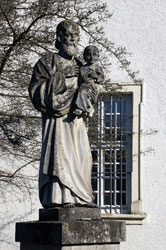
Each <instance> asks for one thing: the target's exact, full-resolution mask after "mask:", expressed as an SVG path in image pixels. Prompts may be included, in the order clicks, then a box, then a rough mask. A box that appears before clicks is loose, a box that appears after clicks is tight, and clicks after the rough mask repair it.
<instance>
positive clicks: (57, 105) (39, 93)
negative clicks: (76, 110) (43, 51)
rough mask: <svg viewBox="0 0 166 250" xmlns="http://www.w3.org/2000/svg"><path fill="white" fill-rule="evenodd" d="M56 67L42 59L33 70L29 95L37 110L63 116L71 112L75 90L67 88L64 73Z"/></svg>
mask: <svg viewBox="0 0 166 250" xmlns="http://www.w3.org/2000/svg"><path fill="white" fill-rule="evenodd" d="M56 67H57V65H56V64H55V63H54V66H53V67H52V68H51V67H49V65H47V63H46V62H45V61H44V60H41V59H40V60H39V61H38V62H37V63H36V65H35V67H34V69H33V74H32V78H31V82H30V85H29V94H30V98H31V101H32V103H33V105H34V107H35V108H36V109H37V110H39V111H41V112H44V113H51V114H54V115H55V116H62V115H64V114H67V113H68V112H69V110H70V105H71V102H72V99H73V96H74V93H75V90H72V89H67V88H66V84H65V77H64V73H63V72H62V71H57V69H56Z"/></svg>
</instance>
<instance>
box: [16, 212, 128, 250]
mask: <svg viewBox="0 0 166 250" xmlns="http://www.w3.org/2000/svg"><path fill="white" fill-rule="evenodd" d="M93 211H94V213H93ZM99 212H100V210H99V209H96V208H71V209H46V210H45V211H44V210H40V212H39V218H40V220H39V221H32V222H20V223H17V224H16V241H18V242H21V250H60V249H63V250H78V249H79V250H80V249H81V250H107V249H109V250H118V249H119V247H120V242H121V241H125V223H124V222H119V221H109V220H101V219H100V213H99ZM51 215H52V220H51ZM74 215H75V218H74ZM90 215H91V218H90ZM82 216H83V217H82ZM44 219H47V221H44ZM55 220H56V221H55Z"/></svg>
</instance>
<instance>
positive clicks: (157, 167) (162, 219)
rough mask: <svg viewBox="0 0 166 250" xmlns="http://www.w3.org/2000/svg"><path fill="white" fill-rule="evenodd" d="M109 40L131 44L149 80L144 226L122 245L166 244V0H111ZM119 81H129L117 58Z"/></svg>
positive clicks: (135, 249) (152, 248)
mask: <svg viewBox="0 0 166 250" xmlns="http://www.w3.org/2000/svg"><path fill="white" fill-rule="evenodd" d="M107 3H108V5H109V9H110V11H113V16H112V18H111V20H110V21H109V22H108V23H107V25H106V26H105V28H106V31H107V32H108V36H109V39H111V40H112V41H113V42H115V43H116V44H117V45H121V46H125V47H126V48H127V49H128V51H129V52H131V53H132V56H131V58H130V59H131V68H132V69H134V70H139V71H140V74H139V76H140V78H143V79H144V88H143V110H142V112H143V113H142V151H143V152H142V169H143V173H142V175H143V176H142V178H143V185H142V188H143V203H144V208H143V209H144V212H145V213H147V219H146V220H145V223H144V225H141V226H134V225H132V226H127V241H126V242H125V243H122V244H121V250H156V249H158V250H165V249H166V216H165V208H166V70H165V67H166V1H164V0H146V1H145V0H132V1H131V0H118V1H114V0H107ZM110 77H111V80H113V81H123V82H124V81H127V77H126V75H125V73H124V72H121V71H120V70H118V69H117V67H116V64H115V63H114V62H113V65H112V68H111V69H110Z"/></svg>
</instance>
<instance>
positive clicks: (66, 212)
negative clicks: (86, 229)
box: [39, 207, 101, 221]
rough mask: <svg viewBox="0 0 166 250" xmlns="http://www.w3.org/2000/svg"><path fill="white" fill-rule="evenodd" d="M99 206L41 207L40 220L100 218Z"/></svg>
mask: <svg viewBox="0 0 166 250" xmlns="http://www.w3.org/2000/svg"><path fill="white" fill-rule="evenodd" d="M99 219H101V212H100V209H99V208H88V207H76V208H68V209H66V208H61V207H59V208H49V209H39V221H69V220H99Z"/></svg>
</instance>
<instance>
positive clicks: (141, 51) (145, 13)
mask: <svg viewBox="0 0 166 250" xmlns="http://www.w3.org/2000/svg"><path fill="white" fill-rule="evenodd" d="M107 3H108V4H109V8H110V11H114V15H113V17H112V18H111V20H110V21H109V22H108V23H107V25H106V26H105V28H106V30H107V32H108V36H109V39H111V40H112V41H113V42H115V43H116V44H117V45H118V44H119V45H122V46H126V47H127V48H128V50H129V52H131V53H132V57H131V61H132V64H131V66H132V68H133V69H136V70H139V71H140V77H141V78H144V108H143V124H142V128H143V131H144V133H143V137H142V141H143V145H142V146H143V151H145V152H146V151H148V149H149V148H151V149H153V150H154V152H153V151H152V150H150V152H149V153H146V154H143V155H142V167H143V200H144V212H145V213H147V215H148V216H147V219H146V221H145V223H144V225H140V226H134V225H131V226H127V241H126V242H125V243H122V244H121V250H156V249H158V250H165V249H166V216H165V210H166V163H165V162H166V146H165V144H166V108H165V107H166V98H165V95H166V70H165V65H166V52H165V50H166V28H165V25H166V0H117V1H116V0H107ZM110 76H111V80H112V81H123V82H124V81H125V80H126V81H127V79H126V74H123V73H122V72H121V71H120V70H117V67H116V65H114V63H113V65H112V68H111V75H110ZM156 130H157V131H158V132H157V133H154V135H152V132H153V131H156ZM148 133H149V134H148ZM10 198H11V197H10V194H9V201H11V200H10ZM12 199H13V203H11V202H10V203H9V205H8V204H7V201H5V203H6V204H5V205H4V209H3V207H2V204H0V205H1V218H4V220H3V223H2V225H1V226H2V227H1V229H2V230H3V232H4V234H3V235H1V245H0V250H4V249H12V250H14V249H18V244H17V243H14V227H15V223H14V221H15V220H17V221H20V220H28V219H32V218H36V219H37V213H35V214H34V216H33V215H32V210H31V209H32V208H31V206H30V205H28V204H29V203H24V202H25V201H26V196H25V197H22V198H21V197H17V196H16V197H14V198H12ZM27 199H28V197H27ZM15 200H17V202H15ZM36 206H37V209H36V211H37V210H38V207H39V205H36ZM32 207H33V209H34V207H35V206H34V205H33V204H32ZM12 211H13V213H12ZM14 211H18V212H17V213H15V212H14ZM25 213H26V214H27V215H28V214H29V216H26V217H24V214H25ZM9 215H10V216H11V220H10V221H9V220H8V217H9ZM5 218H7V219H5ZM10 222H11V223H10ZM8 243H9V244H8Z"/></svg>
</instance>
